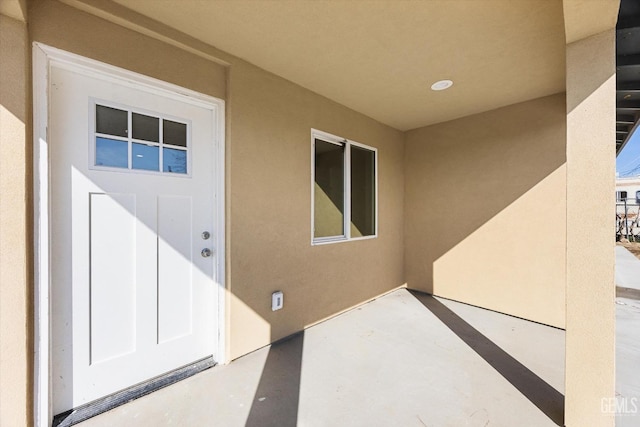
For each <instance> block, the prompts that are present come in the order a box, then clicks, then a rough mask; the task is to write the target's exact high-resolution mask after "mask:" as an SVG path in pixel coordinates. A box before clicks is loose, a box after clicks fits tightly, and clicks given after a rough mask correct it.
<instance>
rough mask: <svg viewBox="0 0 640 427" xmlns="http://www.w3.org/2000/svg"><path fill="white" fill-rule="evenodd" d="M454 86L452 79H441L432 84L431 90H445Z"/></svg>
mask: <svg viewBox="0 0 640 427" xmlns="http://www.w3.org/2000/svg"><path fill="white" fill-rule="evenodd" d="M451 86H453V82H452V81H451V80H440V81H437V82H435V83H434V84H432V85H431V90H445V89H449V88H450V87H451Z"/></svg>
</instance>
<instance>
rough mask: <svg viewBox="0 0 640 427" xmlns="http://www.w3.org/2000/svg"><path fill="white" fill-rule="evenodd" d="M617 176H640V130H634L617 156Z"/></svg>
mask: <svg viewBox="0 0 640 427" xmlns="http://www.w3.org/2000/svg"><path fill="white" fill-rule="evenodd" d="M616 176H618V177H620V178H625V177H631V176H640V132H634V133H633V135H631V139H630V140H629V142H627V145H625V146H624V148H623V149H622V151H621V152H620V154H619V155H618V157H617V158H616Z"/></svg>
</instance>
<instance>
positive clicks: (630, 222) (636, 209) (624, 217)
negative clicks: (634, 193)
mask: <svg viewBox="0 0 640 427" xmlns="http://www.w3.org/2000/svg"><path fill="white" fill-rule="evenodd" d="M639 220H640V203H638V202H637V199H622V200H618V201H617V202H616V241H619V240H621V239H622V238H626V239H627V240H629V241H634V242H640V223H639Z"/></svg>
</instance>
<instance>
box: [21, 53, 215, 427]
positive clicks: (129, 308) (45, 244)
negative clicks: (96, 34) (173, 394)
mask: <svg viewBox="0 0 640 427" xmlns="http://www.w3.org/2000/svg"><path fill="white" fill-rule="evenodd" d="M43 53H44V55H43ZM34 57H35V58H34V59H38V61H35V60H34V66H35V67H36V68H35V69H34V73H35V74H36V75H37V74H38V71H39V70H38V65H40V66H41V69H40V71H46V72H47V76H46V78H47V82H48V84H47V85H46V86H45V85H43V84H42V82H41V81H38V80H37V79H34V83H35V85H36V87H35V88H34V97H35V98H36V99H39V100H40V104H42V100H43V98H44V100H46V104H47V106H48V117H46V118H43V117H41V114H39V113H38V108H37V107H38V106H37V105H36V108H34V110H35V114H34V116H35V117H34V119H35V120H34V126H35V132H34V136H35V139H36V141H35V142H36V147H35V150H36V152H35V153H34V154H35V156H34V157H35V162H36V171H35V173H36V180H35V181H36V182H35V184H36V197H35V198H36V203H35V204H36V225H37V227H36V252H37V253H36V279H37V284H36V286H37V291H36V298H37V310H36V325H37V335H38V336H37V343H36V345H37V352H38V353H39V354H38V355H37V364H36V420H37V421H39V422H44V423H48V420H50V419H51V417H52V415H53V414H57V413H60V412H63V411H66V410H69V409H71V408H73V407H77V406H79V405H82V404H85V403H87V402H90V401H92V400H95V399H97V398H100V397H104V396H106V395H109V394H111V393H114V392H116V391H119V390H122V389H125V388H127V387H129V386H133V385H135V384H137V383H140V382H142V381H145V380H148V379H150V378H153V377H155V376H157V375H160V374H163V373H165V372H168V371H171V370H173V369H176V368H179V367H181V366H184V365H186V364H189V363H192V362H195V361H197V360H199V359H202V358H204V357H207V356H213V357H214V359H216V360H218V361H223V360H222V355H223V354H224V353H223V348H222V343H223V340H222V333H221V328H222V324H221V318H222V316H223V313H222V307H223V306H224V305H223V301H222V300H223V296H224V219H223V213H224V210H223V200H224V197H223V188H224V187H223V180H224V172H223V162H224V160H223V159H224V154H223V153H224V151H223V146H224V145H223V120H224V118H223V108H224V104H223V102H222V101H220V100H217V99H215V98H210V97H206V96H203V95H200V94H195V93H192V92H190V91H186V90H184V89H182V88H178V87H174V86H172V85H168V84H166V83H162V82H158V81H155V80H153V79H149V78H145V77H142V76H139V75H135V74H133V73H130V72H127V71H124V70H120V69H115V68H113V67H109V66H106V65H104V64H100V63H96V62H94V61H90V60H85V59H83V58H80V57H76V56H75V55H71V54H67V53H64V52H61V51H57V50H55V49H52V48H47V47H43V46H41V45H37V46H35V47H34ZM43 61H44V62H45V64H47V65H48V66H46V67H42V65H43V64H42V62H43ZM43 68H44V69H45V70H43ZM38 83H40V85H38ZM42 86H44V88H43V87H42ZM38 89H40V91H42V89H45V90H46V92H45V94H42V93H38V94H36V93H35V92H36V91H38ZM194 95H195V96H194ZM96 105H105V106H110V107H115V108H119V109H122V110H126V111H130V113H129V117H131V114H132V113H131V112H134V113H138V114H144V115H148V116H155V117H159V118H160V120H161V119H162V118H168V119H169V120H173V119H174V118H175V119H176V120H178V121H181V122H183V123H185V124H187V129H188V132H189V138H188V141H189V142H188V147H187V151H186V152H187V153H188V155H187V159H188V161H187V165H188V171H187V172H188V173H187V174H176V173H162V172H148V171H140V170H130V169H114V168H100V167H96V166H95V150H94V148H95V146H94V144H95V135H94V131H95V108H96ZM40 106H41V105H40ZM40 112H42V110H40ZM43 119H44V120H45V121H46V122H47V123H48V128H45V129H46V130H47V132H46V134H45V135H44V137H45V138H43V135H42V134H41V133H39V132H38V129H39V128H40V129H42V126H41V124H42V120H43ZM129 120H130V121H129V124H131V119H129ZM160 123H161V121H160ZM161 128H162V126H161ZM129 131H130V129H129ZM160 133H162V130H160ZM43 139H44V141H43ZM129 144H130V145H131V144H132V143H131V142H129ZM43 145H46V146H43ZM159 151H162V149H160V150H159ZM129 156H132V154H131V150H129ZM221 156H222V157H221ZM47 157H48V158H47ZM44 158H47V159H46V160H47V161H43V160H45V159H44ZM129 162H130V163H131V159H129ZM43 166H44V167H45V170H43ZM43 187H44V188H46V189H47V190H48V194H47V197H38V196H43V189H44V188H43ZM44 231H47V236H43V235H42V234H43V232H44ZM205 231H207V232H209V233H210V234H211V237H209V238H207V239H204V238H203V237H202V232H205ZM204 248H207V249H210V250H211V251H212V256H210V257H203V256H201V253H200V251H201V250H202V249H204ZM44 257H47V262H44V263H43V262H38V260H42V259H43V258H44ZM45 269H46V271H45ZM49 298H50V313H47V310H48V308H49V303H48V299H49ZM43 315H47V316H48V317H47V319H43ZM49 328H50V334H46V333H44V334H43V332H45V331H47V330H48V329H49ZM43 335H46V336H43ZM47 350H49V351H50V355H49V356H47V359H50V363H51V364H50V371H49V372H45V371H47V368H48V366H47V364H45V361H44V355H45V354H47V353H49V352H48V351H47ZM45 376H46V377H45ZM49 379H50V383H49ZM47 389H49V390H50V392H49V393H45V391H46V390H47Z"/></svg>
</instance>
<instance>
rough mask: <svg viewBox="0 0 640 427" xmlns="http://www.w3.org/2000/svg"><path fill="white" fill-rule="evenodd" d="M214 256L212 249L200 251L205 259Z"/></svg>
mask: <svg viewBox="0 0 640 427" xmlns="http://www.w3.org/2000/svg"><path fill="white" fill-rule="evenodd" d="M211 254H212V252H211V249H209V248H204V249H203V250H201V251H200V255H202V257H203V258H208V257H210V256H211Z"/></svg>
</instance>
